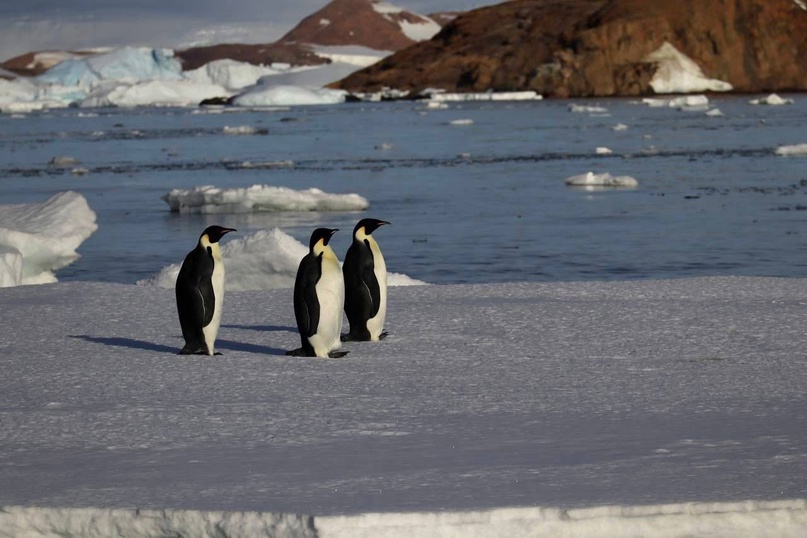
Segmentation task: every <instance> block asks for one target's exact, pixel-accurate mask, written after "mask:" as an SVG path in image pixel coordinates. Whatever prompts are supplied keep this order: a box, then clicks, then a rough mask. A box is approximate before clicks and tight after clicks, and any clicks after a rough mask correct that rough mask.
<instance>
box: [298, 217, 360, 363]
mask: <svg viewBox="0 0 807 538" xmlns="http://www.w3.org/2000/svg"><path fill="white" fill-rule="evenodd" d="M337 231H338V230H331V229H328V228H317V229H316V230H314V233H312V234H311V240H310V241H309V246H308V254H306V255H305V257H304V258H303V259H302V260H301V261H300V266H299V268H298V269H297V279H296V280H295V282H294V317H295V318H296V319H297V328H298V329H299V331H300V341H301V343H302V347H300V348H298V349H295V350H293V351H288V352H286V355H293V356H297V357H331V358H339V357H344V356H345V355H347V351H336V350H338V349H339V347H341V345H342V343H341V341H340V333H341V332H342V309H343V308H344V305H345V283H344V281H343V280H342V270H341V268H340V267H339V260H338V259H337V258H336V254H335V253H334V251H333V249H332V248H331V247H330V246H328V242H329V241H330V240H331V236H332V235H333V234H335V233H336V232H337Z"/></svg>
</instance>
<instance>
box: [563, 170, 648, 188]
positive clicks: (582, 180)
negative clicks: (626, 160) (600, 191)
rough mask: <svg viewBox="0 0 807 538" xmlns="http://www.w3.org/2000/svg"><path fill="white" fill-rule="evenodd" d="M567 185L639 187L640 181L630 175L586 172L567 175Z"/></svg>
mask: <svg viewBox="0 0 807 538" xmlns="http://www.w3.org/2000/svg"><path fill="white" fill-rule="evenodd" d="M564 181H565V183H566V185H568V186H570V187H627V188H632V187H638V186H639V182H638V181H637V180H636V178H633V177H630V176H613V175H611V174H610V173H608V172H603V173H601V174H595V173H594V172H586V173H585V174H580V175H576V176H572V177H567V178H566V179H565V180H564Z"/></svg>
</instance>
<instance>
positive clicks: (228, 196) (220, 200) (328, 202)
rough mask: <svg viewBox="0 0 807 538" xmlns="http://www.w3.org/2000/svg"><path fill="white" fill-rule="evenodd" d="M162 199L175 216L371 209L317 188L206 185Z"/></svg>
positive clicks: (363, 201)
mask: <svg viewBox="0 0 807 538" xmlns="http://www.w3.org/2000/svg"><path fill="white" fill-rule="evenodd" d="M162 199H163V200H165V202H166V203H167V204H168V205H169V206H170V207H171V211H172V212H174V213H205V214H207V213H256V212H261V211H361V210H364V209H367V208H368V207H370V202H368V201H367V198H364V197H363V196H360V195H358V194H353V193H350V194H331V193H327V192H323V191H321V190H320V189H317V188H310V189H304V190H299V191H298V190H294V189H289V188H288V187H273V186H271V185H253V186H251V187H246V188H240V189H239V188H236V189H219V188H217V187H214V186H213V185H203V186H200V187H194V188H192V189H173V190H171V191H170V192H168V193H166V194H164V195H163V196H162Z"/></svg>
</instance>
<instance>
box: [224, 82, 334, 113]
mask: <svg viewBox="0 0 807 538" xmlns="http://www.w3.org/2000/svg"><path fill="white" fill-rule="evenodd" d="M334 80H336V79H334ZM346 95H347V92H345V91H344V90H330V89H327V88H314V87H303V86H290V85H274V84H273V83H272V81H270V80H268V77H263V78H262V79H261V80H260V81H258V84H256V85H254V86H250V87H249V88H247V89H245V90H244V91H243V92H242V93H240V94H239V95H238V96H237V97H235V98H234V99H233V104H234V105H237V106H255V107H260V106H296V105H330V104H336V103H344V102H345V96H346Z"/></svg>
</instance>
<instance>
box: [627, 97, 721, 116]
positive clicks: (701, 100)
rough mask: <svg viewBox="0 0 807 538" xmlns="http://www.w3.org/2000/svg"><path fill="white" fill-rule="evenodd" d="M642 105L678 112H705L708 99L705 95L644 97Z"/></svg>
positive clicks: (707, 107) (707, 106)
mask: <svg viewBox="0 0 807 538" xmlns="http://www.w3.org/2000/svg"><path fill="white" fill-rule="evenodd" d="M642 103H644V104H646V105H647V106H649V107H651V108H660V107H669V108H677V109H678V110H688V111H696V112H697V111H706V110H708V109H709V98H708V97H706V96H705V95H682V96H680V97H645V98H644V99H642Z"/></svg>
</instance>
